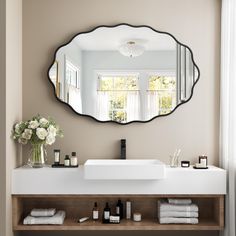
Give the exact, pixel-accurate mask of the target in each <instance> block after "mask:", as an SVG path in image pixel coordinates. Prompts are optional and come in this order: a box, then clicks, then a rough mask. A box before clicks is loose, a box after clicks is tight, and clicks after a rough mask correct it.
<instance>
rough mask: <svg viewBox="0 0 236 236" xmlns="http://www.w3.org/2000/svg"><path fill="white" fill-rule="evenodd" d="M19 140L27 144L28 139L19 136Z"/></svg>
mask: <svg viewBox="0 0 236 236" xmlns="http://www.w3.org/2000/svg"><path fill="white" fill-rule="evenodd" d="M18 142H19V143H21V144H27V139H24V138H19V139H18Z"/></svg>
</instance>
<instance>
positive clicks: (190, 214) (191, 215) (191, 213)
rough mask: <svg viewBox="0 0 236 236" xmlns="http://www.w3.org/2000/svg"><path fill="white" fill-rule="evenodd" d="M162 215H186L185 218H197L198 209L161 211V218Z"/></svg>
mask: <svg viewBox="0 0 236 236" xmlns="http://www.w3.org/2000/svg"><path fill="white" fill-rule="evenodd" d="M162 217H178V218H179V217H184V218H197V217H198V212H197V211H160V212H159V218H162Z"/></svg>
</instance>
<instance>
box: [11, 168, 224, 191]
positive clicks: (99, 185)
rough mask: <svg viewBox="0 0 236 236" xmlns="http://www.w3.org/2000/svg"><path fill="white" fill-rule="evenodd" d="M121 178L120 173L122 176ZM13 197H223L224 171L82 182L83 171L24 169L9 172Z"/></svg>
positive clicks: (174, 172) (173, 170)
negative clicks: (149, 195)
mask: <svg viewBox="0 0 236 236" xmlns="http://www.w3.org/2000/svg"><path fill="white" fill-rule="evenodd" d="M121 174H122V173H121ZM12 194H206V195H208V194H219V195H221V194H226V171H225V170H223V169H221V168H218V167H215V166H209V169H198V170H196V169H193V168H192V167H190V168H181V167H177V168H171V167H169V166H167V168H166V178H165V179H161V180H85V179H84V167H83V166H80V167H79V168H51V167H44V168H39V169H34V168H30V167H28V166H23V167H20V168H16V169H14V170H13V172H12Z"/></svg>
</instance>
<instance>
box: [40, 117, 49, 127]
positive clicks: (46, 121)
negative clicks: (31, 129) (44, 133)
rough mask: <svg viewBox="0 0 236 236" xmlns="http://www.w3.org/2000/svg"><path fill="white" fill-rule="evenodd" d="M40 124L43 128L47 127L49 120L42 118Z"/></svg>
mask: <svg viewBox="0 0 236 236" xmlns="http://www.w3.org/2000/svg"><path fill="white" fill-rule="evenodd" d="M39 124H40V125H42V126H45V125H47V124H48V120H47V119H45V118H41V119H40V120H39Z"/></svg>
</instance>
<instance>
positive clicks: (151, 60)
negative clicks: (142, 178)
mask: <svg viewBox="0 0 236 236" xmlns="http://www.w3.org/2000/svg"><path fill="white" fill-rule="evenodd" d="M48 76H49V80H50V81H51V83H52V84H53V86H54V92H55V95H56V97H57V99H58V100H59V101H61V102H63V103H65V104H67V105H69V106H70V107H71V108H72V110H73V111H74V112H76V113H77V114H79V115H85V116H90V117H92V118H94V119H95V120H97V121H100V122H109V121H112V122H116V123H119V124H128V123H131V122H134V121H135V122H147V121H150V120H152V119H154V118H156V117H160V116H166V115H169V114H171V113H172V112H173V111H174V110H175V109H176V108H177V107H178V106H179V105H181V104H184V103H186V102H187V101H189V100H190V98H191V97H192V95H193V89H194V86H195V84H196V82H197V81H198V79H199V76H200V71H199V69H198V67H197V65H196V64H195V62H194V60H193V53H192V51H191V50H190V48H189V47H188V46H186V45H184V44H182V43H180V42H178V41H177V40H176V39H175V37H174V36H172V35H171V34H169V33H166V32H160V31H157V30H155V29H153V28H151V27H149V26H132V25H128V24H119V25H115V26H99V27H97V28H95V29H93V30H91V31H89V32H82V33H79V34H77V35H76V36H74V37H73V38H72V39H71V40H70V41H69V42H68V43H67V44H64V45H62V46H60V47H59V48H58V49H57V50H56V52H55V56H54V60H53V63H52V64H51V66H50V68H49V70H48Z"/></svg>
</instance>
